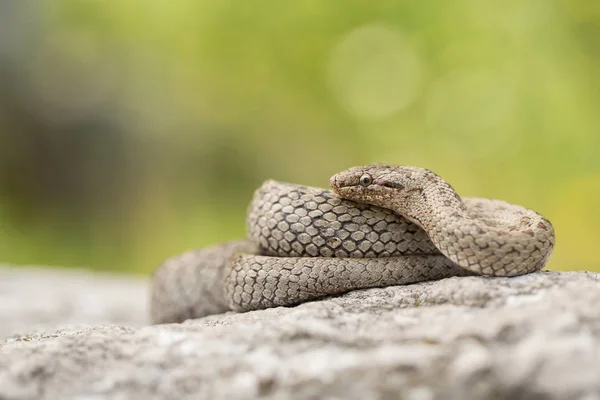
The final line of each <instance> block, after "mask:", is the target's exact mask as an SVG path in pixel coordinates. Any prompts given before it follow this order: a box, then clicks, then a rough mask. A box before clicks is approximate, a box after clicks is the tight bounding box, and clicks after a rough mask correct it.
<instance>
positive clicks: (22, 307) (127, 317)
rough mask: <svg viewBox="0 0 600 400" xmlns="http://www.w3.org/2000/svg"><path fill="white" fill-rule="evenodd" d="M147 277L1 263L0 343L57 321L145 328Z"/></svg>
mask: <svg viewBox="0 0 600 400" xmlns="http://www.w3.org/2000/svg"><path fill="white" fill-rule="evenodd" d="M147 287H148V285H147V282H146V280H145V279H139V278H137V279H136V278H132V277H127V276H115V275H110V274H106V273H104V274H103V273H94V272H90V271H85V270H65V269H48V268H45V269H44V268H36V267H29V268H22V267H20V268H11V267H10V266H6V265H4V266H3V265H0V340H1V339H4V338H6V337H7V336H9V335H13V334H17V333H19V332H25V331H27V332H30V331H31V330H32V329H38V330H42V329H44V328H52V327H55V326H56V325H57V324H58V323H62V324H66V323H70V324H76V323H86V324H106V323H110V324H128V325H134V326H139V325H144V324H147V321H148V315H147V314H148V311H147V298H146V297H147V294H146V293H147V290H148V289H147Z"/></svg>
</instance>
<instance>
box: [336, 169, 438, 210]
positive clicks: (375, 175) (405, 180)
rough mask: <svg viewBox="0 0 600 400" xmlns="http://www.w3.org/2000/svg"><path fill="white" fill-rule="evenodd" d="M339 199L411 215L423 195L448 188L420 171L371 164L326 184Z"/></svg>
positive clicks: (337, 175) (430, 173)
mask: <svg viewBox="0 0 600 400" xmlns="http://www.w3.org/2000/svg"><path fill="white" fill-rule="evenodd" d="M329 183H330V184H331V187H332V188H333V191H334V192H335V193H337V194H338V195H339V196H340V197H343V198H345V199H348V200H354V201H357V202H361V203H367V204H373V205H376V206H380V207H385V208H390V209H392V210H394V211H395V212H397V213H400V214H403V215H405V216H406V215H407V214H408V215H410V214H411V211H413V210H412V208H414V206H415V204H417V203H418V202H421V203H422V201H423V200H424V192H425V191H426V190H427V189H428V188H430V187H433V186H436V185H438V186H439V185H447V186H448V187H449V185H448V184H447V183H446V182H445V181H444V180H442V178H440V177H439V176H437V175H436V174H434V173H433V172H431V171H429V170H427V169H424V168H419V167H411V166H398V165H390V164H373V165H366V166H361V167H352V168H349V169H347V170H345V171H342V172H340V173H338V174H335V175H334V176H332V177H331V179H330V180H329Z"/></svg>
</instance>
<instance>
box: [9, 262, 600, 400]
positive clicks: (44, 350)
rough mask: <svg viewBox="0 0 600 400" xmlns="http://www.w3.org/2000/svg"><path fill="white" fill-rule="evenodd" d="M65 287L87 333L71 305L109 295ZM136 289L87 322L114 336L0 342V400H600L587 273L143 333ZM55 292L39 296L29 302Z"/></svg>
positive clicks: (456, 286)
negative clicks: (103, 321) (103, 322)
mask: <svg viewBox="0 0 600 400" xmlns="http://www.w3.org/2000/svg"><path fill="white" fill-rule="evenodd" d="M24 273H25V274H29V275H26V276H24V277H21V278H18V279H17V278H14V277H13V278H11V277H10V274H5V273H3V275H2V276H3V278H2V279H3V280H8V281H9V283H10V281H11V279H12V280H13V282H18V281H19V280H22V282H19V283H18V284H16V287H17V286H18V285H22V286H21V287H27V284H26V281H27V279H31V280H32V282H36V280H37V279H38V277H37V274H38V273H40V274H42V275H43V274H48V275H47V276H46V278H44V279H42V281H46V282H47V281H48V280H52V281H53V282H55V283H56V285H60V284H59V283H57V282H58V281H62V280H67V281H68V280H69V279H71V278H69V275H70V274H72V273H71V272H69V273H64V274H63V275H61V273H59V274H58V276H56V277H55V278H50V276H51V275H52V274H54V272H40V271H36V272H24ZM13 275H15V274H14V273H13ZM7 276H8V278H7ZM75 276H77V277H79V278H77V279H80V280H79V282H81V286H82V290H73V291H72V292H71V295H70V296H73V298H71V299H70V303H71V304H81V307H80V310H79V311H77V313H75V314H74V313H73V308H69V307H67V306H62V307H63V309H64V310H66V315H65V318H64V321H70V322H86V321H85V319H86V315H85V314H86V311H87V310H86V304H94V301H90V302H89V303H86V302H83V301H82V302H81V303H79V302H80V301H81V300H80V299H78V298H75V297H76V296H83V297H84V298H86V296H92V297H94V296H95V295H94V294H93V292H97V293H98V294H101V293H102V290H104V288H105V287H107V288H116V287H117V286H118V284H117V280H115V281H114V282H113V281H111V282H112V283H109V282H106V281H104V282H103V284H97V278H96V277H95V275H94V276H90V277H89V278H82V277H81V276H83V275H77V274H75ZM77 279H76V280H77ZM103 279H108V278H103ZM2 284H3V286H0V288H2V290H1V291H0V301H2V302H4V301H6V300H8V301H10V302H13V308H12V312H13V314H14V315H13V316H11V317H10V318H15V319H18V315H19V314H23V315H26V316H27V318H26V320H25V322H28V323H33V322H35V321H34V320H33V316H34V315H36V314H35V313H32V312H31V309H32V308H33V307H29V306H27V301H28V296H25V295H22V294H19V293H17V289H16V288H15V289H13V292H14V293H12V292H11V293H8V295H7V293H6V289H5V286H6V285H7V283H6V282H2ZM104 284H106V285H107V286H103V285H104ZM139 284H140V282H139V281H134V280H128V281H127V282H124V283H123V284H122V285H123V286H122V288H120V289H118V290H117V289H115V291H114V292H113V295H108V294H107V295H106V296H105V298H104V302H103V303H98V304H99V306H98V307H102V305H104V306H105V307H106V310H105V311H103V312H100V311H98V309H95V310H92V311H91V313H90V315H89V318H88V321H87V322H91V323H96V322H97V321H98V320H99V319H106V320H110V319H112V318H113V317H114V318H115V321H116V320H120V321H121V323H122V324H127V326H117V325H89V326H81V325H80V326H72V325H65V326H55V327H54V328H53V329H48V328H46V330H45V331H43V332H40V331H37V332H35V331H34V330H32V331H31V332H30V333H24V330H23V327H22V326H21V327H19V328H18V330H19V331H20V332H22V333H20V334H18V335H13V336H11V337H9V338H7V339H6V340H4V341H3V342H0V399H56V398H61V399H62V398H76V399H104V398H110V399H121V398H123V399H125V398H127V399H129V398H139V399H153V398H156V399H159V398H160V399H165V398H166V399H169V398H173V399H188V398H189V399H192V398H194V399H197V398H208V399H220V398H225V399H251V398H257V397H260V398H269V399H288V398H302V399H323V398H326V399H338V398H344V399H395V398H406V399H424V400H427V399H442V398H444V399H469V398H490V399H503V398H511V399H528V398H533V399H542V398H555V399H600V307H598V304H600V275H599V274H594V273H589V272H570V273H566V272H563V273H560V272H540V273H536V274H532V275H527V276H522V277H517V278H481V277H460V278H457V277H455V278H449V279H445V280H441V281H435V282H427V283H422V284H415V285H408V286H403V287H399V286H397V287H389V288H382V289H369V290H362V291H355V292H351V293H348V294H346V295H344V296H341V297H337V298H330V299H327V300H323V301H318V302H312V303H305V304H303V305H300V306H298V307H294V308H275V309H269V310H264V311H254V312H248V313H244V314H234V313H227V314H221V315H214V316H210V317H206V318H203V319H199V320H192V321H187V322H185V323H183V324H171V325H159V326H144V327H140V326H139V324H140V323H141V321H142V320H141V319H140V315H139V313H140V311H141V310H142V309H143V302H140V303H135V301H133V302H132V300H131V299H130V298H128V297H133V296H137V295H141V296H143V290H142V289H140V286H139ZM36 285H37V284H36ZM86 285H88V288H87V289H88V290H83V286H86ZM114 285H117V286H114ZM128 286H131V288H132V289H131V291H129V290H127V289H126V288H127V287H128ZM71 289H72V288H71ZM121 289H123V291H122V292H120V290H121ZM62 292H63V291H61V290H55V289H51V290H49V291H45V289H44V287H43V285H38V286H37V293H36V296H42V297H43V298H48V297H51V296H58V297H59V298H60V297H61V296H63V293H62ZM117 292H120V293H121V294H115V293H117ZM7 296H8V297H7ZM13 296H14V298H13V300H11V297H13ZM19 296H20V297H19ZM67 297H69V296H67ZM19 298H21V299H22V300H23V302H24V305H25V308H24V309H21V308H19V306H18V301H19V300H18V299H19ZM88 298H89V297H88ZM15 299H17V300H15ZM48 301H49V304H54V303H56V304H62V302H64V300H56V301H54V300H50V299H48ZM121 301H125V302H126V303H124V304H119V302H121ZM136 301H137V300H136ZM132 304H134V305H133V306H132ZM136 304H137V305H136ZM127 307H132V309H134V310H132V311H127V310H124V308H127ZM59 308H60V307H58V308H52V307H51V309H56V310H58V309H59ZM116 310H120V313H116ZM9 311H10V310H9ZM36 312H37V311H36ZM79 313H80V314H79ZM7 315H8V314H7V310H6V309H5V308H3V309H2V318H3V320H4V318H5V317H6V316H7ZM99 316H101V318H99ZM54 317H56V318H54V319H55V320H56V321H61V320H62V319H61V318H60V315H59V314H58V312H57V313H56V315H54ZM46 322H49V319H47V320H46ZM136 325H137V326H136ZM5 332H6V331H5Z"/></svg>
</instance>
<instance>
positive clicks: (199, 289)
mask: <svg viewBox="0 0 600 400" xmlns="http://www.w3.org/2000/svg"><path fill="white" fill-rule="evenodd" d="M330 183H331V186H332V188H333V191H330V190H323V189H318V188H313V187H307V186H300V185H293V184H288V183H281V182H276V181H267V182H265V183H264V184H263V185H262V186H261V187H260V188H259V189H257V191H256V192H255V194H254V197H253V199H252V201H251V203H250V206H249V208H248V217H247V231H248V239H243V240H239V241H234V242H229V243H225V244H221V245H216V246H212V247H208V248H204V249H199V250H193V251H189V252H186V253H183V254H180V255H177V256H175V257H172V258H170V259H168V260H166V261H165V262H164V263H163V264H162V265H161V266H159V268H157V270H156V271H155V273H154V276H153V278H152V285H151V304H150V309H151V319H152V321H153V322H154V323H167V322H180V321H183V320H185V319H189V318H198V317H202V316H206V315H210V314H215V313H221V312H225V311H228V310H234V311H250V310H256V309H263V308H269V307H276V306H291V305H296V304H299V303H302V302H305V301H310V300H315V299H318V298H322V297H324V296H329V295H336V294H341V293H344V292H347V291H350V290H354V289H361V288H370V287H382V286H389V285H401V284H409V283H415V282H421V281H426V280H433V279H441V278H445V277H450V276H461V275H473V274H479V275H489V276H516V275H522V274H526V273H530V272H534V271H537V270H539V269H542V268H543V267H544V266H545V264H546V262H547V261H548V258H549V257H550V254H551V253H552V250H553V247H554V242H555V239H554V230H553V227H552V224H551V223H550V222H549V221H548V220H547V219H545V218H544V217H543V216H541V215H540V214H538V213H536V212H534V211H532V210H529V209H526V208H524V207H521V206H517V205H513V204H509V203H506V202H504V201H501V200H490V199H481V198H468V197H465V198H461V197H460V196H459V195H458V194H457V193H456V191H454V189H453V188H452V187H451V186H450V185H449V184H448V183H447V182H446V181H444V180H443V179H442V178H440V177H439V176H438V175H436V174H434V173H433V172H431V171H429V170H426V169H423V168H417V167H405V166H395V165H381V164H378V165H371V166H365V167H353V168H350V169H348V170H346V171H344V172H341V173H339V174H336V175H334V176H333V177H332V178H331V179H330Z"/></svg>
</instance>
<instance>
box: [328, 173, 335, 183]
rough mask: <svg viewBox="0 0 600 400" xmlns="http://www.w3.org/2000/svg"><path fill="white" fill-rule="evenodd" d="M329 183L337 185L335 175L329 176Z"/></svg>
mask: <svg viewBox="0 0 600 400" xmlns="http://www.w3.org/2000/svg"><path fill="white" fill-rule="evenodd" d="M329 184H330V185H331V186H335V175H334V176H332V177H331V178H329Z"/></svg>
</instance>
